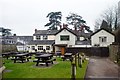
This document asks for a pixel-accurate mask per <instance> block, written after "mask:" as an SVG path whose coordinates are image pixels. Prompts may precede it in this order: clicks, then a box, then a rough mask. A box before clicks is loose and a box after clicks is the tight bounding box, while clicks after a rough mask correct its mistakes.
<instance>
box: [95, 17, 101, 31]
mask: <svg viewBox="0 0 120 80" xmlns="http://www.w3.org/2000/svg"><path fill="white" fill-rule="evenodd" d="M101 22H102V21H101V19H96V20H95V25H94V31H95V32H96V31H97V30H99V28H100V25H101Z"/></svg>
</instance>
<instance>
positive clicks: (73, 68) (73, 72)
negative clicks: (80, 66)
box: [71, 55, 76, 80]
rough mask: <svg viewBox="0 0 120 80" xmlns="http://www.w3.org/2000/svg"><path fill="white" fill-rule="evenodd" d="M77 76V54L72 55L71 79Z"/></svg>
mask: <svg viewBox="0 0 120 80" xmlns="http://www.w3.org/2000/svg"><path fill="white" fill-rule="evenodd" d="M75 76H76V64H75V55H73V56H72V62H71V79H72V80H76V79H75Z"/></svg>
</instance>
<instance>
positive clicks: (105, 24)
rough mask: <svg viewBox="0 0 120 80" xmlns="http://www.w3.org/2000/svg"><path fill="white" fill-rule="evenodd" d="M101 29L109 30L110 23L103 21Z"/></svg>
mask: <svg viewBox="0 0 120 80" xmlns="http://www.w3.org/2000/svg"><path fill="white" fill-rule="evenodd" d="M100 28H104V29H107V30H109V26H108V23H107V22H106V21H105V20H103V21H102V24H101V26H100Z"/></svg>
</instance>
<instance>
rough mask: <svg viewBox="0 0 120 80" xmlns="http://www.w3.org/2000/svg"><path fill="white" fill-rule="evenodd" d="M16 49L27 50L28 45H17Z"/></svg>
mask: <svg viewBox="0 0 120 80" xmlns="http://www.w3.org/2000/svg"><path fill="white" fill-rule="evenodd" d="M17 50H18V51H28V50H29V49H28V46H27V45H17Z"/></svg>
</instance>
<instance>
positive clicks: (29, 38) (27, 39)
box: [16, 36, 33, 41]
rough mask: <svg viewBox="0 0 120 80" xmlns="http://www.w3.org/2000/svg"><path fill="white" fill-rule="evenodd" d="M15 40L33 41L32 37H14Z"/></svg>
mask: <svg viewBox="0 0 120 80" xmlns="http://www.w3.org/2000/svg"><path fill="white" fill-rule="evenodd" d="M16 37H17V39H20V40H24V41H31V40H33V36H16Z"/></svg>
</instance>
